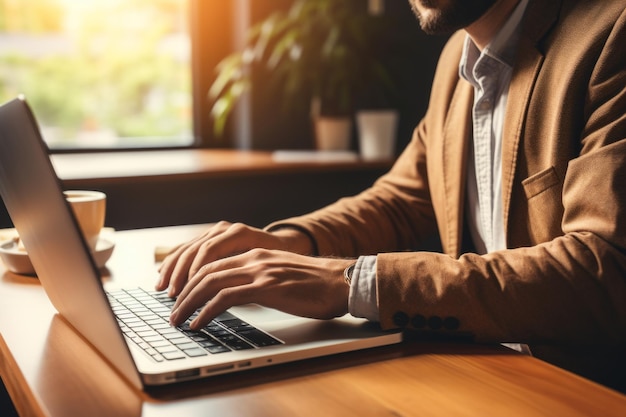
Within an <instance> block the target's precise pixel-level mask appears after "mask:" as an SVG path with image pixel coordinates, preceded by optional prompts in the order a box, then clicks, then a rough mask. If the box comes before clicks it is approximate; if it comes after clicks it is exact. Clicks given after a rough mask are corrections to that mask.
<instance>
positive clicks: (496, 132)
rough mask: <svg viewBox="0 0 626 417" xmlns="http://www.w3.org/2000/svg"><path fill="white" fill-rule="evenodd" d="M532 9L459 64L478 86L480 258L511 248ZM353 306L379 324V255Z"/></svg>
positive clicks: (473, 191) (474, 181)
mask: <svg viewBox="0 0 626 417" xmlns="http://www.w3.org/2000/svg"><path fill="white" fill-rule="evenodd" d="M527 4H528V0H521V1H520V2H519V4H518V5H517V7H516V8H515V10H514V11H513V13H512V14H511V16H510V17H509V19H508V20H507V21H506V23H505V24H504V26H503V27H502V28H501V29H500V31H499V32H498V34H497V35H496V36H495V37H494V39H493V40H492V41H491V42H490V43H489V44H488V45H487V47H485V49H484V50H483V51H480V50H479V49H478V48H477V47H476V45H475V44H474V42H473V41H472V39H471V38H470V37H469V36H468V37H467V38H466V40H465V46H464V48H463V55H462V57H461V62H460V64H459V75H460V76H461V77H462V78H464V79H465V80H467V81H468V82H469V83H470V84H472V86H473V87H474V105H473V107H472V124H473V129H472V138H471V139H472V146H470V155H468V156H469V158H468V162H469V163H468V172H467V174H468V175H467V213H466V220H467V222H468V226H469V231H470V235H471V238H472V241H473V243H474V246H475V248H476V252H477V253H479V254H485V253H489V252H492V251H496V250H501V249H506V241H505V232H504V225H503V213H502V131H503V126H504V116H505V111H506V103H507V99H508V90H509V84H510V81H511V73H512V67H513V61H514V59H515V51H516V46H517V42H518V40H519V33H520V22H521V20H522V17H523V15H524V11H525V10H526V5H527ZM348 305H349V311H350V314H351V315H353V316H355V317H364V318H367V319H369V320H372V321H378V319H379V314H378V305H377V297H376V256H361V257H360V258H359V259H358V261H357V264H356V266H355V269H354V272H353V275H352V284H351V286H350V296H349V299H348Z"/></svg>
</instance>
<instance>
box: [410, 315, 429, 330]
mask: <svg viewBox="0 0 626 417" xmlns="http://www.w3.org/2000/svg"><path fill="white" fill-rule="evenodd" d="M411 326H413V328H415V329H423V328H424V327H426V317H424V316H422V315H421V314H417V315H416V316H415V317H413V318H412V319H411Z"/></svg>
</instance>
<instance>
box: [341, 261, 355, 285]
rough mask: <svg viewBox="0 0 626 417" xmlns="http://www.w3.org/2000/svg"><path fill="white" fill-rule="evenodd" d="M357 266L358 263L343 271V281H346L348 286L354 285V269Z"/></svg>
mask: <svg viewBox="0 0 626 417" xmlns="http://www.w3.org/2000/svg"><path fill="white" fill-rule="evenodd" d="M355 266H356V262H355V263H353V264H352V265H350V266H349V267H347V268H346V269H344V270H343V279H344V280H345V281H346V284H348V285H351V284H352V273H353V272H354V267H355Z"/></svg>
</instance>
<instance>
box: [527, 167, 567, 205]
mask: <svg viewBox="0 0 626 417" xmlns="http://www.w3.org/2000/svg"><path fill="white" fill-rule="evenodd" d="M559 183H560V181H559V176H558V175H557V174H556V169H554V167H550V168H548V169H546V170H543V171H541V172H538V173H537V174H535V175H533V176H530V177H528V178H526V179H525V180H524V181H522V186H523V187H524V192H525V193H526V199H528V200H530V199H531V198H533V197H535V196H536V195H538V194H541V193H542V192H544V191H546V190H547V189H549V188H551V187H554V186H555V185H558V184H559Z"/></svg>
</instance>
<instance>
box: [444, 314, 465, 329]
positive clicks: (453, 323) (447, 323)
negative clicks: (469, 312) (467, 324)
mask: <svg viewBox="0 0 626 417" xmlns="http://www.w3.org/2000/svg"><path fill="white" fill-rule="evenodd" d="M460 325H461V322H459V319H457V318H456V317H452V316H450V317H446V318H445V319H443V328H444V329H446V330H456V329H458V328H459V326H460Z"/></svg>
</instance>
